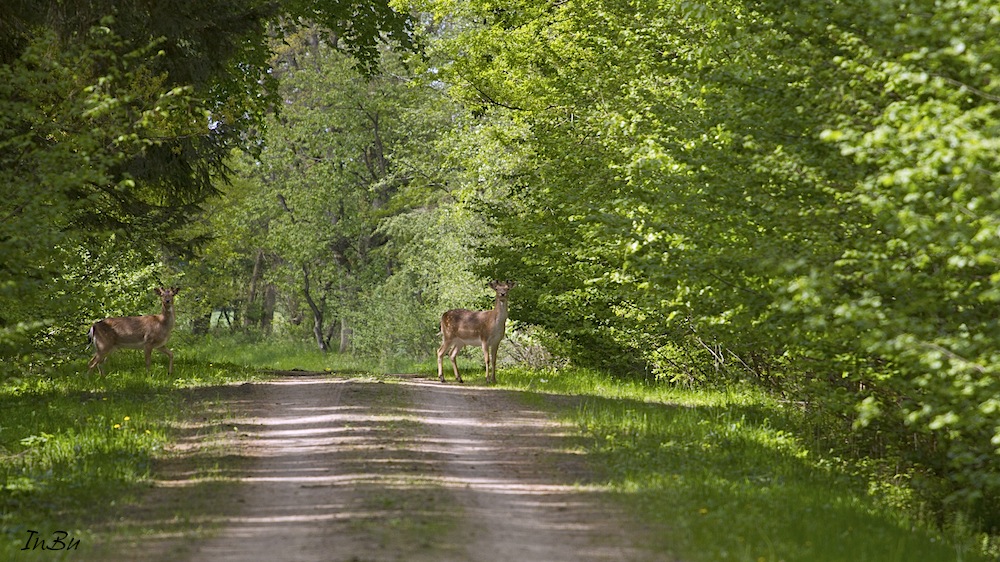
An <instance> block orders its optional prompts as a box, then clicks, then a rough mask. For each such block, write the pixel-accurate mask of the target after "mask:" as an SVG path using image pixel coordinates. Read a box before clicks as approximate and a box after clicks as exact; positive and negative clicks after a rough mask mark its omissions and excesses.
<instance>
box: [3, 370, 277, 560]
mask: <svg viewBox="0 0 1000 562" xmlns="http://www.w3.org/2000/svg"><path fill="white" fill-rule="evenodd" d="M111 363H112V365H111V369H110V372H109V373H108V375H107V376H104V377H101V376H97V374H96V372H95V375H94V376H93V377H87V376H85V375H83V374H82V373H84V372H85V368H84V367H83V366H82V362H81V365H69V366H65V367H63V368H60V369H56V370H54V371H53V372H50V373H49V374H47V375H45V376H39V375H31V376H19V374H18V373H11V372H5V373H3V375H4V378H3V379H2V380H0V513H2V515H0V529H2V531H0V559H2V560H35V559H38V560H53V559H59V558H60V557H63V556H66V557H71V556H73V555H74V553H75V552H76V551H78V550H85V549H86V548H87V545H88V543H90V542H91V539H92V538H93V536H92V534H91V532H90V531H88V530H87V529H88V527H89V525H88V523H89V522H92V521H96V520H114V519H115V513H116V512H117V511H118V510H119V509H120V507H121V506H122V505H124V504H126V503H127V502H129V501H131V500H132V499H133V498H134V497H136V495H137V494H138V493H140V491H141V490H142V489H144V487H145V486H147V485H148V478H149V475H150V470H151V466H152V462H153V459H154V458H156V457H157V455H160V454H162V451H163V448H164V446H165V445H166V444H167V443H168V441H169V440H170V436H171V431H172V424H173V422H175V421H176V420H178V419H180V418H182V417H183V416H185V415H186V414H187V413H188V410H189V409H190V406H189V405H187V404H186V402H185V399H184V391H185V389H190V388H195V387H203V386H212V385H222V384H229V383H232V382H234V381H246V380H251V379H254V378H257V377H258V376H259V375H257V374H256V372H255V371H254V370H253V369H248V368H239V367H235V366H233V365H225V366H214V365H208V364H198V363H192V362H191V361H188V360H179V361H178V363H177V365H176V366H175V369H174V375H173V376H168V375H167V373H166V369H165V368H164V367H163V366H161V365H157V366H155V367H154V368H153V369H152V370H151V371H150V373H149V374H147V373H146V371H145V366H144V364H143V360H142V358H141V354H138V353H132V354H129V353H120V354H116V355H115V356H114V357H113V358H112V360H111Z"/></svg>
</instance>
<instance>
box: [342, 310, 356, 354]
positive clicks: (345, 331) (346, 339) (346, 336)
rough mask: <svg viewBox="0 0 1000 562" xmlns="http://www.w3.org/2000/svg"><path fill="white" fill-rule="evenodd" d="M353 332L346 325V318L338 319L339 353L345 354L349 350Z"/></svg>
mask: <svg viewBox="0 0 1000 562" xmlns="http://www.w3.org/2000/svg"><path fill="white" fill-rule="evenodd" d="M353 333H354V330H352V329H351V327H350V326H348V325H347V318H341V319H340V352H341V353H347V352H348V351H349V350H350V349H351V334H353Z"/></svg>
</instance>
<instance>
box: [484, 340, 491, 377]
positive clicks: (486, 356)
mask: <svg viewBox="0 0 1000 562" xmlns="http://www.w3.org/2000/svg"><path fill="white" fill-rule="evenodd" d="M483 364H485V365H486V382H490V346H489V345H488V344H487V343H486V342H483Z"/></svg>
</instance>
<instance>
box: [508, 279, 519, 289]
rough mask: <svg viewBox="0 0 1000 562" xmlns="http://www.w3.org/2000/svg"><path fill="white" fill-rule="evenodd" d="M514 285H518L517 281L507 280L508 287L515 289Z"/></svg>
mask: <svg viewBox="0 0 1000 562" xmlns="http://www.w3.org/2000/svg"><path fill="white" fill-rule="evenodd" d="M514 285H517V281H512V280H510V279H508V280H507V287H509V288H511V289H513V288H514Z"/></svg>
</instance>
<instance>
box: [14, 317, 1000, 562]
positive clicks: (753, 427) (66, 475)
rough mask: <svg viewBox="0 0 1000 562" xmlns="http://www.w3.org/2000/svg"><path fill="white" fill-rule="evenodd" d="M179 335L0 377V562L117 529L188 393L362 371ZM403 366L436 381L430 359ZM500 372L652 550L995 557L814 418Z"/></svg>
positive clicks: (298, 349) (642, 388)
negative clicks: (155, 346)
mask: <svg viewBox="0 0 1000 562" xmlns="http://www.w3.org/2000/svg"><path fill="white" fill-rule="evenodd" d="M179 340H180V341H178V342H177V344H176V346H175V349H176V350H177V353H178V355H177V356H178V361H177V364H176V366H175V376H174V377H173V378H170V377H167V376H166V369H165V367H164V366H163V365H155V366H154V369H153V371H152V373H151V374H149V375H147V374H146V372H145V369H144V365H143V361H142V357H141V354H140V353H134V352H133V353H129V352H123V353H120V354H116V355H114V356H113V357H112V359H110V360H109V367H110V371H111V372H110V373H109V374H108V375H107V376H106V377H96V376H95V377H92V378H87V377H85V376H82V375H81V374H80V373H81V372H82V370H83V369H84V365H85V363H84V361H85V359H84V358H80V359H78V360H76V361H73V362H68V363H67V364H66V365H65V366H64V367H62V368H61V369H58V370H55V371H53V372H52V373H51V374H50V375H49V376H45V377H31V378H27V377H26V378H24V379H18V378H11V379H8V380H7V382H6V383H5V384H4V385H3V387H2V394H0V406H2V407H0V445H2V447H3V452H4V454H3V456H2V457H0V478H2V481H3V482H5V484H4V490H3V495H2V496H0V498H2V501H3V506H2V507H3V510H2V513H3V516H2V517H3V519H2V521H0V523H2V526H3V529H4V534H3V544H2V545H0V557H2V558H3V559H9V560H14V559H29V560H30V559H39V560H41V559H52V556H53V555H54V554H56V553H53V552H42V551H39V550H31V551H27V552H25V551H22V550H21V549H23V548H24V547H25V546H30V544H29V539H30V538H32V537H33V536H34V535H30V531H36V532H37V533H38V534H37V538H39V539H42V540H46V541H48V544H49V545H50V546H58V545H57V543H54V542H53V540H54V539H55V538H57V535H55V533H57V532H60V531H62V532H65V533H66V537H68V538H66V539H65V541H64V542H65V543H66V544H67V545H68V544H69V541H70V540H71V539H72V540H79V541H80V542H81V545H82V546H81V548H86V546H87V545H88V544H93V543H94V542H97V541H99V540H100V539H101V536H100V534H101V533H104V534H105V535H107V534H113V533H116V532H118V530H117V529H116V524H115V520H116V518H117V514H118V513H119V512H120V511H121V510H122V509H123V507H124V506H126V505H128V504H129V503H132V502H140V501H141V499H142V495H143V492H144V490H145V489H147V487H148V485H149V482H150V479H151V478H152V477H153V476H154V474H153V473H152V470H153V467H154V466H155V462H156V460H157V459H162V458H164V457H165V456H169V454H170V453H169V444H170V443H171V441H172V440H173V439H175V438H176V436H177V431H176V430H177V428H178V427H180V426H182V425H183V423H184V421H185V420H186V419H190V418H194V417H196V416H198V415H201V414H202V413H203V412H204V411H205V410H206V407H208V406H209V404H205V403H196V402H192V401H191V400H190V396H191V394H190V391H191V390H192V389H195V388H200V389H203V390H205V389H211V388H212V387H216V386H219V385H227V384H234V383H243V382H248V381H254V380H262V379H265V378H268V377H269V376H274V375H272V374H269V373H272V372H274V371H278V372H284V373H289V372H294V371H297V370H302V371H308V372H329V373H331V376H336V374H338V373H340V374H350V373H359V372H365V371H368V372H378V371H377V370H373V366H372V365H370V364H369V365H365V364H364V361H359V360H358V359H356V358H354V357H351V356H347V355H341V354H336V353H332V354H331V353H325V354H324V353H321V352H319V351H317V350H315V349H314V348H312V347H311V346H303V345H302V344H298V343H294V342H287V341H286V342H284V343H282V342H277V341H270V342H259V341H254V340H253V339H252V338H246V337H232V336H225V335H221V336H218V337H214V338H210V339H207V340H202V339H192V338H186V337H182V338H179ZM505 345H509V344H505ZM410 366H411V367H412V368H413V370H414V371H416V372H420V373H424V374H426V375H427V377H428V378H434V376H435V368H434V366H433V365H432V364H431V363H429V362H424V363H423V364H422V365H421V364H415V363H414V364H411V365H410ZM460 366H461V367H462V368H463V369H464V373H465V375H464V376H465V377H466V380H467V381H468V382H467V384H472V385H483V384H485V378H484V373H483V371H482V366H481V364H479V363H477V362H476V361H474V360H472V359H467V360H466V361H464V362H462V363H461V364H460ZM383 372H384V371H383ZM499 377H500V386H501V387H502V388H509V389H513V390H519V391H525V392H524V393H522V394H521V396H522V397H523V399H525V400H529V401H531V402H533V403H534V404H535V405H537V406H538V407H541V408H544V409H548V410H551V411H552V412H553V414H554V415H556V416H558V417H559V418H560V419H562V420H564V421H566V422H568V423H570V424H571V426H574V427H576V428H578V430H579V431H580V432H581V434H582V435H583V436H584V437H585V438H586V439H585V441H584V442H585V443H586V446H585V450H584V452H585V453H586V454H587V458H588V462H589V464H590V466H591V467H592V469H593V470H594V474H595V477H596V478H597V483H598V484H602V485H607V486H609V487H610V488H611V489H612V490H613V491H614V492H615V496H616V497H617V498H618V501H620V502H621V503H622V505H623V506H624V507H625V509H626V511H627V512H629V513H634V514H636V515H637V516H638V519H639V520H641V521H644V522H646V524H648V525H649V526H650V528H653V529H656V532H655V533H653V536H655V537H657V540H658V544H657V545H656V548H657V549H658V550H660V551H661V552H664V553H670V554H672V555H676V556H679V557H680V558H681V559H684V560H692V561H695V560H705V561H714V560H752V561H758V560H767V561H778V560H785V561H793V560H803V561H805V560H808V561H814V560H815V561H823V560H830V561H834V560H879V561H892V560H899V561H909V560H930V561H936V560H941V561H954V560H987V559H991V557H995V556H996V555H997V551H996V550H995V546H994V547H992V548H991V545H990V542H989V541H990V539H989V537H987V536H986V535H983V534H981V533H978V532H976V530H975V528H974V526H971V525H966V524H963V522H962V521H958V520H956V521H950V522H948V523H947V524H946V525H944V526H943V527H942V526H939V525H937V524H936V521H935V520H934V512H933V510H929V509H927V508H926V507H925V506H921V505H920V504H919V501H918V500H917V499H916V498H915V497H914V496H913V494H912V493H911V492H910V491H909V489H908V488H907V486H906V484H907V483H906V482H905V480H900V477H899V476H898V475H894V474H893V473H892V471H891V470H889V469H888V467H886V466H882V465H880V464H878V463H874V461H871V460H866V459H862V458H857V457H850V456H849V455H848V453H847V452H846V450H845V449H846V448H848V444H847V443H845V437H844V436H842V435H836V434H830V433H828V432H827V431H826V430H825V429H824V423H825V422H824V420H823V418H822V416H817V415H809V414H807V413H806V412H803V411H802V409H801V408H800V407H799V406H798V405H795V404H788V403H787V402H782V401H780V400H776V399H775V398H774V397H772V396H768V395H767V394H766V393H764V392H761V391H760V390H759V389H756V388H754V387H752V386H739V385H733V386H727V387H719V388H684V387H678V386H676V385H675V386H671V385H664V384H648V383H642V382H636V381H631V382H630V381H622V380H616V379H614V378H612V377H611V376H609V375H607V374H604V373H600V372H596V371H591V370H583V369H577V368H563V369H553V368H549V369H538V368H526V367H515V366H511V367H508V368H501V370H500V374H499ZM452 384H453V383H452ZM201 395H202V396H206V395H207V396H210V395H211V393H207V394H205V393H202V394H201ZM568 404H569V405H568ZM40 405H41V407H40ZM847 439H848V440H849V437H847ZM883 462H888V460H883ZM180 509H183V508H180ZM196 515H197V514H195V513H178V514H177V518H179V519H181V520H185V519H189V520H195V516H196ZM128 532H130V533H140V534H141V533H142V532H143V530H142V528H141V526H140V527H136V526H134V525H133V526H131V527H130V530H129V531H128ZM104 538H106V537H104ZM136 540H141V535H140V536H137V537H136Z"/></svg>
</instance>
